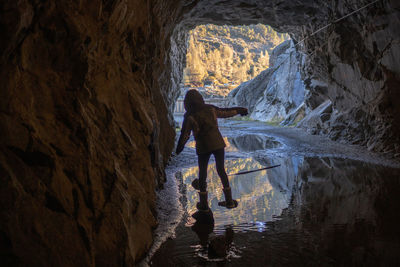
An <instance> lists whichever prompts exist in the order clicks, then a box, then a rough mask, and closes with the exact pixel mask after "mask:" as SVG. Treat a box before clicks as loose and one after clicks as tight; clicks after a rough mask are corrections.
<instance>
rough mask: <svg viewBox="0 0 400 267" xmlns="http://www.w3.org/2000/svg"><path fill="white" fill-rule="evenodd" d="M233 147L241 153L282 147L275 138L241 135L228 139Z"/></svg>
mask: <svg viewBox="0 0 400 267" xmlns="http://www.w3.org/2000/svg"><path fill="white" fill-rule="evenodd" d="M229 140H230V142H231V143H232V145H233V146H235V147H236V148H237V149H239V150H241V151H256V150H266V149H271V148H277V147H280V146H282V144H281V143H280V142H278V141H277V140H275V138H273V137H270V136H265V135H255V134H253V135H252V134H249V135H241V136H237V137H233V138H230V139H229Z"/></svg>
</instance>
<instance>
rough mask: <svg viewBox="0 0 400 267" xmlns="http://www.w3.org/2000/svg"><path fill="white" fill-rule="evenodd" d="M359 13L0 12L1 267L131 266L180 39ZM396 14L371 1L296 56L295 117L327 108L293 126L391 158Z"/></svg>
mask: <svg viewBox="0 0 400 267" xmlns="http://www.w3.org/2000/svg"><path fill="white" fill-rule="evenodd" d="M362 3H364V2H360V1H353V2H346V6H342V4H341V3H339V2H338V3H334V4H332V5H329V6H327V5H326V1H322V0H321V1H308V0H307V1H303V2H302V3H301V4H299V3H298V2H293V1H288V0H287V1H286V0H285V1H279V2H277V1H267V2H254V3H253V2H248V1H225V2H221V1H210V0H209V1H206V0H203V1H155V0H154V1H151V0H149V1H140V0H139V1H133V0H126V1H122V0H121V1H118V0H115V1H112V0H111V1H106V0H103V1H100V0H94V1H79V2H71V1H67V0H60V1H35V0H32V1H28V0H19V1H9V0H7V1H2V2H1V4H0V34H1V40H2V41H1V42H0V80H1V81H2V89H1V91H0V92H1V95H0V111H1V112H0V136H1V138H0V142H1V147H0V151H1V152H0V179H1V187H0V196H1V200H0V216H1V218H2V219H1V221H0V243H1V245H0V246H1V248H2V249H1V258H2V262H3V263H6V264H8V265H13V264H20V265H28V266H29V265H30V266H32V265H40V266H48V265H60V266H94V265H100V266H107V265H110V266H113V265H127V266H132V265H134V264H135V262H137V261H138V260H139V259H140V258H141V257H142V256H143V254H144V253H145V252H146V250H147V249H148V247H149V246H150V245H151V242H152V236H151V233H152V228H153V227H154V226H155V225H156V220H155V214H154V212H153V210H154V202H155V188H156V187H157V185H160V184H162V181H163V179H164V178H163V177H164V174H163V167H164V165H165V164H166V162H167V159H168V156H169V154H170V152H171V150H172V146H173V140H174V131H173V128H172V127H171V122H172V119H171V118H172V116H171V114H172V110H173V103H174V101H175V99H176V97H177V95H178V86H177V85H178V84H179V82H180V80H181V75H182V69H183V66H184V58H185V51H186V40H187V36H186V33H187V31H188V30H189V29H191V28H193V27H194V26H195V25H198V24H204V23H216V24H221V23H229V24H250V23H254V24H255V23H265V24H270V25H271V26H273V27H274V28H276V29H278V30H281V31H283V32H289V33H290V34H291V36H292V38H293V39H294V40H295V41H298V40H301V39H302V38H303V37H305V36H308V35H309V34H310V33H311V32H313V31H314V30H316V29H318V28H320V27H321V26H324V25H326V24H327V23H328V22H330V19H331V18H337V17H340V16H341V15H344V14H347V13H349V12H350V11H352V10H354V9H355V8H357V7H360V6H361V5H362ZM365 3H366V2H365ZM398 8H399V7H398V4H397V2H396V1H383V2H379V4H376V5H375V6H374V8H370V9H366V10H363V11H362V12H360V13H357V15H355V16H352V17H350V18H348V19H346V20H345V21H343V22H339V23H337V24H335V25H332V26H330V27H329V28H328V29H327V30H326V31H325V32H322V33H320V34H317V35H315V36H314V37H313V38H311V39H308V40H307V41H306V42H305V43H304V45H301V46H298V49H300V50H301V51H303V52H304V53H306V58H305V60H304V62H302V65H301V73H302V77H303V80H305V81H306V86H307V88H308V89H309V94H308V95H307V99H306V109H307V110H308V111H310V110H312V109H315V108H317V107H318V106H319V105H320V104H322V103H325V101H327V100H329V101H331V102H332V112H331V113H328V115H324V116H325V117H324V119H323V122H324V123H323V124H322V123H321V122H318V123H320V124H321V125H320V126H319V127H320V128H317V127H316V126H315V124H314V123H313V122H312V121H310V122H308V123H306V122H304V127H306V128H307V129H316V130H315V132H316V133H324V132H326V134H328V135H332V137H335V138H338V139H343V140H349V141H353V142H358V143H360V144H365V145H368V146H369V147H371V148H374V149H376V150H379V151H383V150H385V149H387V148H390V149H392V150H395V151H398V150H399V147H398V142H397V140H398V139H396V138H398V133H399V132H400V131H399V130H398V129H399V125H400V119H399V118H397V116H396V115H397V113H398V110H399V107H400V105H399V104H400V103H398V101H400V100H399V99H400V98H399V90H397V89H398V84H399V61H398V58H399V56H398V53H399V42H398V39H399V36H400V34H399V32H398V31H399V30H400V27H399V19H398V16H399V12H398ZM310 18H313V19H312V20H311V21H310ZM325 113H326V112H325Z"/></svg>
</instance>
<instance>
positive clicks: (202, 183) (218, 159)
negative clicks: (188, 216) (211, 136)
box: [198, 148, 229, 192]
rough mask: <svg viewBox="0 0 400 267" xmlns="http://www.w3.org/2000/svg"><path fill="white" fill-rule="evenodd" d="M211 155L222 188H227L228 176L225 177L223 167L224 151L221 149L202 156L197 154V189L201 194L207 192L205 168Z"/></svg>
mask: <svg viewBox="0 0 400 267" xmlns="http://www.w3.org/2000/svg"><path fill="white" fill-rule="evenodd" d="M211 154H213V155H214V158H215V165H216V167H217V173H218V176H219V178H220V179H221V183H222V185H223V187H224V188H227V187H229V180H228V175H226V172H225V166H224V161H225V149H224V148H221V149H218V150H215V151H211V152H208V153H204V154H199V155H198V160H199V187H200V191H201V192H205V191H207V182H206V178H207V167H208V161H209V160H210V156H211Z"/></svg>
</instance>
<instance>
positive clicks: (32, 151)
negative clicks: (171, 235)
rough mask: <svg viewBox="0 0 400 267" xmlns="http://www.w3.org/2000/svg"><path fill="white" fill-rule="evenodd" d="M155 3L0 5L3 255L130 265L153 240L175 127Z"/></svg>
mask: <svg viewBox="0 0 400 267" xmlns="http://www.w3.org/2000/svg"><path fill="white" fill-rule="evenodd" d="M149 8H152V9H153V15H151V16H152V17H154V18H151V17H150V14H148V9H149ZM158 12H160V14H158ZM161 12H162V8H161V7H159V6H156V5H153V6H148V3H147V2H145V1H80V2H74V3H72V2H70V1H3V2H2V3H1V4H0V25H1V27H0V28H1V40H2V41H1V43H0V46H1V47H0V51H1V52H0V56H1V57H0V59H1V62H0V65H1V68H0V77H1V78H0V80H1V81H2V90H1V96H0V99H1V100H0V110H1V112H0V136H1V153H0V180H1V183H0V184H1V187H0V195H1V201H0V217H1V222H0V236H1V239H0V242H1V245H0V246H1V248H2V249H1V252H0V253H1V258H2V263H4V262H6V263H9V264H10V266H11V265H13V264H19V265H22V266H50V265H51V266H56V265H58V266H93V265H100V266H114V265H124V264H125V265H126V264H127V265H131V266H132V265H133V264H134V262H135V261H137V260H139V259H140V257H142V256H143V255H144V253H145V252H146V250H147V249H148V248H149V246H150V245H151V242H152V229H153V228H154V227H155V226H156V219H155V214H154V207H155V188H156V186H157V185H158V184H161V183H162V180H163V168H164V165H165V164H166V161H167V159H168V156H169V153H170V151H171V149H172V145H173V142H172V141H173V140H174V139H173V138H174V135H175V133H174V131H173V130H172V128H171V127H170V125H169V121H170V120H169V119H168V109H167V106H168V105H169V103H167V102H166V101H165V100H164V99H167V98H166V97H165V95H167V94H168V90H161V87H160V83H161V81H162V83H163V86H165V85H167V87H168V86H169V85H170V84H171V82H168V81H170V69H169V68H168V66H167V63H168V61H164V60H163V59H168V56H167V55H168V54H167V50H166V49H168V51H169V48H168V47H169V43H168V47H167V45H166V44H165V43H160V39H159V37H160V35H161V29H160V28H159V26H158V25H159V24H160V22H159V21H156V19H155V18H158V19H160V20H162V21H163V22H166V21H168V19H169V18H167V17H166V15H162V13H161ZM157 14H158V15H157ZM163 16H164V17H163ZM161 24H162V23H161ZM167 35H168V33H167ZM154 66H157V67H154ZM159 79H161V80H159ZM163 94H164V95H163ZM6 265H7V264H6Z"/></svg>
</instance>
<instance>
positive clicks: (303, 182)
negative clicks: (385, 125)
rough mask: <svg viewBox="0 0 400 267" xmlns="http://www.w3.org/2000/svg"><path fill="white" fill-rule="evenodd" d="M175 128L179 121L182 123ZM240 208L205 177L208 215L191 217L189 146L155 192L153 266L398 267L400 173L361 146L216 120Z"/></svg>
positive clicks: (211, 174)
mask: <svg viewBox="0 0 400 267" xmlns="http://www.w3.org/2000/svg"><path fill="white" fill-rule="evenodd" d="M178 119H179V118H178ZM220 129H221V132H222V133H223V135H224V136H225V137H226V138H225V141H226V143H227V147H226V161H225V167H226V170H227V173H228V174H233V173H237V172H240V171H248V170H255V169H260V168H263V167H265V166H271V165H277V164H280V166H279V167H276V168H273V169H269V170H264V171H258V172H253V173H249V174H245V175H230V176H229V179H230V184H231V187H232V190H233V196H234V198H236V199H237V200H238V201H239V206H238V207H237V208H236V209H232V210H227V209H225V208H222V207H219V206H218V204H217V203H218V201H219V200H221V199H223V194H222V187H221V183H220V181H219V178H218V176H217V173H216V170H215V165H214V163H213V162H212V161H210V165H209V169H208V190H209V204H210V207H211V210H212V213H208V214H199V213H196V208H195V205H196V202H197V201H198V196H197V193H196V191H195V190H194V189H193V188H192V187H191V185H190V184H191V182H192V180H193V179H195V178H197V171H198V169H197V166H196V164H197V158H196V155H195V150H194V142H193V140H191V141H190V142H189V143H188V144H187V145H186V148H185V150H184V151H183V152H182V153H181V154H180V155H178V156H175V157H173V158H172V159H171V162H170V165H169V167H168V169H167V170H166V171H167V174H168V181H167V183H166V184H165V188H164V189H163V190H161V191H160V192H159V196H158V197H159V203H158V213H159V222H160V224H159V227H158V229H157V230H156V241H155V243H154V246H153V248H152V250H151V253H150V255H151V257H150V256H149V257H148V258H147V262H148V263H149V264H150V265H151V266H243V265H247V266H284V265H286V266H331V265H332V266H396V265H400V254H399V251H400V228H399V226H398V222H399V219H400V215H399V211H400V169H399V165H398V163H397V162H395V161H392V160H390V159H387V158H386V157H385V156H383V155H377V154H373V153H370V152H368V151H366V150H365V149H363V148H360V147H357V146H350V145H345V144H339V143H335V142H332V141H330V140H327V139H325V138H322V137H318V136H310V135H308V134H306V133H304V132H303V131H301V130H299V129H294V128H280V127H273V126H268V125H266V124H264V123H260V122H251V121H238V120H221V121H220Z"/></svg>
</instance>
